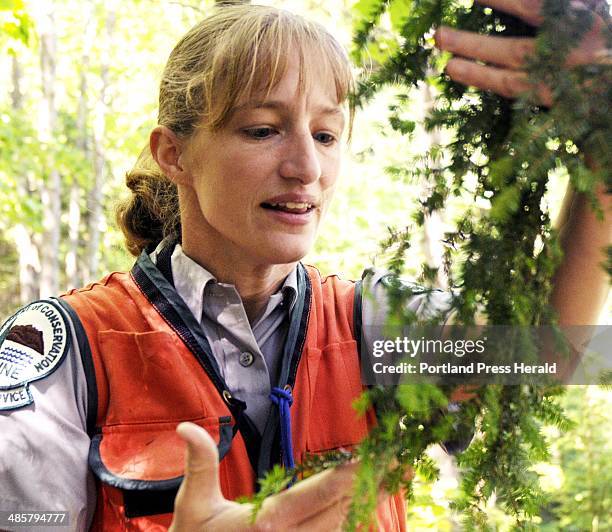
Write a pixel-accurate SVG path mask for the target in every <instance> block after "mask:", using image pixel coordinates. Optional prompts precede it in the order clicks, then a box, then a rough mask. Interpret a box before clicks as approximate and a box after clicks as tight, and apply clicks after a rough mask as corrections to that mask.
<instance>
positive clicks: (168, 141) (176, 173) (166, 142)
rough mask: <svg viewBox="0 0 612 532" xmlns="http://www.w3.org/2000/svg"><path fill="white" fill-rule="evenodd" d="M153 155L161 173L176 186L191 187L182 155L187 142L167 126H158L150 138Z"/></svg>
mask: <svg viewBox="0 0 612 532" xmlns="http://www.w3.org/2000/svg"><path fill="white" fill-rule="evenodd" d="M149 146H150V147H151V155H152V156H153V159H155V162H156V163H157V165H158V166H159V168H160V169H161V171H162V172H163V173H164V174H165V175H166V176H168V178H169V179H170V180H171V181H172V182H173V183H174V184H176V185H189V184H190V183H191V179H190V175H189V173H188V172H187V171H186V170H185V168H184V167H183V163H182V162H181V155H182V153H183V149H184V147H185V142H184V141H183V140H181V139H180V138H179V137H178V135H177V134H176V133H175V132H174V131H172V130H171V129H170V128H168V127H166V126H156V127H155V129H153V131H151V136H150V137H149Z"/></svg>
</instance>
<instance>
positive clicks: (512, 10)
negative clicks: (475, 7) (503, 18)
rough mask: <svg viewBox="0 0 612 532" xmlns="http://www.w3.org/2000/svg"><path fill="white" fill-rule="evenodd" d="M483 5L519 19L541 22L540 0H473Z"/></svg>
mask: <svg viewBox="0 0 612 532" xmlns="http://www.w3.org/2000/svg"><path fill="white" fill-rule="evenodd" d="M475 1H476V2H478V3H479V4H481V5H483V6H488V7H492V8H493V9H498V10H499V11H503V12H504V13H508V14H509V15H515V16H517V17H519V18H520V19H522V20H524V21H525V22H527V24H531V25H532V26H539V25H540V24H542V17H541V16H540V10H541V9H542V0H475Z"/></svg>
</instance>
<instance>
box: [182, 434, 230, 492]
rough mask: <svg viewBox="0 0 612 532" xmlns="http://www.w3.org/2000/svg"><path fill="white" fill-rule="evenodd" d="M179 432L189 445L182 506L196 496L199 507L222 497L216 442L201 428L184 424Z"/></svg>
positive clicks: (186, 456)
mask: <svg viewBox="0 0 612 532" xmlns="http://www.w3.org/2000/svg"><path fill="white" fill-rule="evenodd" d="M176 432H177V433H178V435H179V436H180V437H181V438H182V439H183V440H184V441H185V442H186V443H187V452H186V455H185V478H184V480H183V485H182V486H181V490H182V491H183V492H184V493H183V494H182V496H183V497H184V499H187V500H183V503H188V502H189V499H191V497H192V496H193V497H194V498H196V499H197V501H198V503H199V504H202V502H203V501H207V502H209V503H213V504H214V502H217V501H218V500H219V499H220V498H223V495H222V493H221V487H220V486H219V452H218V451H217V445H216V444H215V442H214V440H213V439H212V437H211V436H210V434H208V432H206V431H205V430H204V429H203V428H202V427H199V426H198V425H195V424H194V423H181V424H180V425H179V426H178V427H177V429H176Z"/></svg>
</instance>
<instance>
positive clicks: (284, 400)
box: [270, 386, 295, 485]
mask: <svg viewBox="0 0 612 532" xmlns="http://www.w3.org/2000/svg"><path fill="white" fill-rule="evenodd" d="M270 400H271V401H272V402H273V403H274V404H276V405H278V410H279V414H280V426H281V447H282V453H283V465H284V466H285V468H287V469H293V468H294V467H295V462H294V461H293V441H292V439H291V413H290V412H289V407H290V406H291V405H292V404H293V396H292V395H291V390H290V389H287V390H285V389H283V388H278V387H277V386H275V387H274V388H272V393H271V394H270ZM291 484H293V482H292V483H291ZM291 484H290V485H291Z"/></svg>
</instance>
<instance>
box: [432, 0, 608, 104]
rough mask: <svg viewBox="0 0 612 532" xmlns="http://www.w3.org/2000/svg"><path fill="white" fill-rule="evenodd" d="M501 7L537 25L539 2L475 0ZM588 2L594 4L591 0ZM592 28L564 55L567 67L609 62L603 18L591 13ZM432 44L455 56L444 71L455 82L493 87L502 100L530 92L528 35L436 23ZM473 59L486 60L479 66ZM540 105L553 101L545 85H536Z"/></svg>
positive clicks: (531, 45) (578, 4)
mask: <svg viewBox="0 0 612 532" xmlns="http://www.w3.org/2000/svg"><path fill="white" fill-rule="evenodd" d="M477 1H478V2H479V3H480V4H483V5H487V6H489V7H492V8H494V9H498V10H500V11H505V12H506V13H509V14H511V15H515V16H517V17H519V18H521V19H522V20H524V21H525V22H527V23H528V24H531V25H533V26H538V25H540V24H541V22H542V19H541V17H540V14H539V13H540V9H541V7H542V0H477ZM591 3H592V2H591ZM573 5H574V6H575V7H578V8H580V9H590V8H589V6H588V5H587V2H586V1H577V2H573ZM593 16H594V17H595V18H594V21H593V25H592V27H591V29H590V30H589V31H588V32H587V33H586V34H585V35H584V36H583V37H582V40H581V41H580V42H576V46H575V47H574V49H573V50H572V52H571V53H570V54H569V55H568V58H567V65H566V66H567V67H572V66H577V65H585V64H594V63H609V62H610V60H611V52H610V50H608V49H607V47H606V42H605V32H604V28H605V24H606V22H605V21H604V20H603V19H602V17H601V16H599V15H597V14H594V15H593ZM435 40H436V45H437V46H438V47H439V48H440V49H442V50H446V51H448V52H451V53H453V54H454V55H455V56H456V57H453V58H452V59H451V60H450V61H449V62H448V64H447V66H446V73H447V74H448V75H449V76H450V77H451V78H452V79H453V80H455V81H457V82H458V83H462V84H464V85H472V86H475V87H478V88H480V89H484V90H491V91H493V92H496V93H497V94H499V95H501V96H504V97H506V98H516V97H518V96H519V95H521V94H522V93H525V92H527V91H529V90H530V88H531V85H530V84H529V81H528V79H527V73H526V72H525V70H524V69H525V64H526V61H527V59H528V58H529V57H530V56H531V55H533V53H534V51H535V39H534V38H530V37H496V36H491V35H479V34H477V33H473V32H470V31H462V30H456V29H452V28H449V27H447V26H442V27H440V28H439V29H438V30H437V31H436V34H435ZM477 61H481V62H484V63H485V64H480V63H478V62H477ZM538 95H539V98H540V101H541V103H542V104H544V105H546V106H551V105H552V104H553V99H552V94H551V91H550V89H549V88H548V87H539V88H538Z"/></svg>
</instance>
